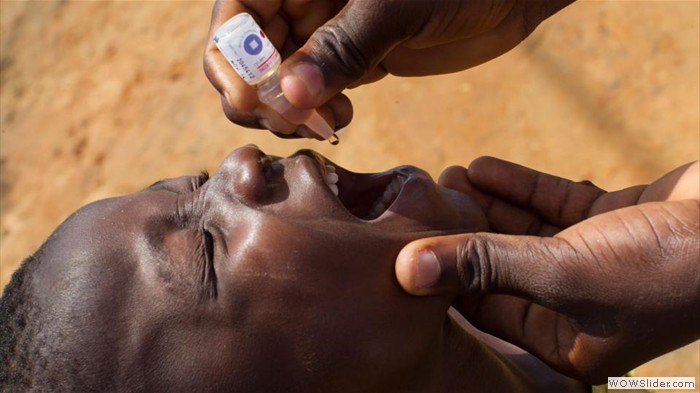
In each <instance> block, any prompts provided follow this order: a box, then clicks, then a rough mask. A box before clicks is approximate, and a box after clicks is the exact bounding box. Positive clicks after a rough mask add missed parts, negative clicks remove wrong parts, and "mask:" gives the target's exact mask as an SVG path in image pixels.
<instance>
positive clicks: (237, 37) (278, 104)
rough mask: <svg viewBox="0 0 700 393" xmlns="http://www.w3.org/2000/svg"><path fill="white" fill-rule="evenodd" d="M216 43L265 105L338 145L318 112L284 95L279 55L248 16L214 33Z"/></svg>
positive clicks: (225, 24)
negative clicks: (295, 105) (300, 106)
mask: <svg viewBox="0 0 700 393" xmlns="http://www.w3.org/2000/svg"><path fill="white" fill-rule="evenodd" d="M214 43H215V44H216V47H217V48H219V51H220V52H221V53H222V54H223V55H224V57H226V59H227V60H228V61H229V63H230V64H231V66H232V67H233V69H234V70H236V72H237V73H238V75H240V77H241V78H243V80H244V81H245V82H246V83H248V84H249V85H251V86H253V87H255V88H256V89H257V91H258V98H259V99H260V102H263V103H265V104H266V105H267V106H269V107H270V108H272V109H274V110H275V111H276V112H277V113H279V114H280V115H282V117H284V118H285V119H287V120H289V121H290V122H292V123H294V124H304V125H306V126H307V127H308V128H309V129H311V131H313V132H314V133H316V134H317V135H319V136H321V137H322V138H323V139H326V140H328V141H329V142H330V143H332V144H334V145H335V144H337V143H338V142H339V140H338V137H337V136H336V135H335V132H334V131H333V128H331V126H330V125H328V123H326V121H325V120H324V119H323V117H321V115H319V114H318V112H317V111H316V110H315V109H299V108H295V107H294V106H292V104H290V103H289V101H288V100H287V97H285V96H284V93H283V92H282V86H281V85H280V80H279V70H280V63H281V62H282V60H281V57H280V54H279V52H277V49H275V46H274V45H272V42H270V40H269V39H268V38H267V37H266V36H265V33H264V32H263V31H262V29H261V28H260V26H258V24H257V23H256V22H255V19H253V17H252V16H250V14H248V13H245V12H244V13H240V14H238V15H236V16H234V17H233V18H231V19H229V20H228V21H226V23H224V24H223V25H222V26H221V27H219V29H218V30H216V33H214Z"/></svg>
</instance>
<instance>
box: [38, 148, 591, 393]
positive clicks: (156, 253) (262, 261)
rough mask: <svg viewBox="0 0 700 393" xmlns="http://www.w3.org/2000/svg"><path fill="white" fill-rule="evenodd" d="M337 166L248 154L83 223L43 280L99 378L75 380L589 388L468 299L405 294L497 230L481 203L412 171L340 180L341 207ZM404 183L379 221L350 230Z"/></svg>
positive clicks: (184, 387) (44, 302)
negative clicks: (407, 271) (413, 260)
mask: <svg viewBox="0 0 700 393" xmlns="http://www.w3.org/2000/svg"><path fill="white" fill-rule="evenodd" d="M324 164H330V162H328V161H327V160H325V159H323V158H321V157H320V156H318V155H316V154H313V153H311V152H302V153H299V154H296V155H294V156H292V157H290V158H287V159H279V158H276V157H270V156H266V155H265V154H264V153H262V152H261V151H260V150H259V149H257V148H256V147H254V146H246V147H242V148H239V149H237V150H235V151H234V152H233V153H231V154H230V155H229V157H228V158H227V159H226V160H225V161H224V162H223V164H222V165H221V166H220V168H219V170H218V171H217V172H216V174H215V175H214V176H213V177H212V178H211V179H209V180H208V181H206V182H203V179H198V178H196V177H182V178H176V179H171V180H167V181H163V182H158V183H157V184H155V185H154V186H151V187H150V188H149V189H147V190H145V191H142V192H139V193H136V194H132V195H127V196H124V197H119V198H112V199H107V200H103V201H99V202H95V203H92V204H90V205H88V206H86V207H84V208H82V209H80V210H78V211H77V212H76V213H75V214H74V215H73V216H71V217H70V218H69V219H68V220H67V221H66V222H65V223H63V224H62V225H61V226H60V227H59V228H58V229H57V230H56V232H55V233H54V234H53V235H52V236H51V237H50V239H49V240H48V241H47V243H46V244H45V246H44V247H42V249H41V250H40V253H41V254H42V255H43V256H44V261H45V262H44V263H42V265H40V267H39V269H38V271H37V273H36V276H35V278H34V288H36V290H37V291H38V299H39V303H40V306H41V307H42V308H43V309H45V310H50V311H49V313H50V314H51V320H56V321H61V322H62V323H64V325H63V326H64V328H63V329H62V330H58V331H57V330H55V329H53V330H51V329H49V330H46V333H45V334H46V335H47V337H49V338H48V340H49V341H53V339H58V338H59V337H60V338H61V339H62V340H64V343H65V345H64V348H62V353H64V354H65V355H66V357H67V358H69V359H73V360H75V361H77V362H78V363H79V364H82V365H81V367H80V368H79V369H78V370H72V371H70V372H71V373H72V375H74V376H73V377H72V378H80V379H81V380H84V381H85V386H86V387H92V388H96V389H98V390H99V389H118V390H144V391H159V390H170V391H234V390H236V389H238V390H237V391H239V390H240V391H351V392H356V391H484V390H487V389H496V390H501V391H502V390H504V389H505V390H513V389H518V391H528V390H530V391H543V390H552V391H562V389H564V390H569V391H570V390H575V389H577V388H581V386H580V385H578V384H577V383H575V382H573V381H571V380H568V379H566V378H563V377H562V376H561V375H559V374H557V373H555V372H553V371H552V370H551V369H549V368H548V367H546V366H544V365H543V364H542V363H541V362H539V361H538V360H536V359H535V358H533V357H532V356H530V355H528V354H526V353H524V352H522V351H521V350H518V349H515V348H513V347H510V346H509V345H508V344H506V343H503V342H500V341H498V340H494V339H493V338H488V337H483V334H481V333H480V332H478V331H475V330H474V329H473V328H470V327H469V326H466V325H465V322H464V321H460V317H459V315H457V314H452V316H451V317H446V311H447V310H448V307H449V306H450V304H451V303H452V302H453V300H454V296H451V295H447V296H433V297H426V298H417V297H413V296H411V295H409V294H407V293H405V292H404V291H403V290H402V289H401V287H400V286H399V285H398V283H397V282H396V281H395V278H394V272H393V271H394V260H395V257H396V255H397V254H398V252H399V250H400V249H401V247H402V246H404V245H405V244H406V243H408V242H410V241H412V240H415V239H419V238H422V237H425V236H434V235H439V234H449V233H456V232H462V231H478V230H484V229H486V226H487V224H486V219H485V217H484V215H483V213H482V211H481V209H480V208H479V207H478V206H477V205H476V204H475V203H474V202H473V201H472V200H471V199H470V198H469V197H468V196H467V195H465V194H463V193H459V192H456V191H454V190H449V189H446V188H443V187H440V186H437V185H436V184H435V183H434V182H433V181H432V180H431V179H430V177H429V176H428V175H427V174H426V173H425V172H423V171H421V170H418V169H416V168H413V167H400V168H396V169H394V170H392V171H389V172H385V173H382V174H366V175H361V174H354V173H352V172H349V171H346V170H344V169H342V168H339V167H336V168H337V169H336V171H337V174H338V177H339V181H338V186H339V188H340V193H339V195H340V199H339V198H338V197H336V196H335V195H333V193H332V192H331V190H330V188H329V187H328V186H327V185H326V183H325V182H324V180H323V178H324V172H325V171H326V169H324V168H325V166H324ZM396 178H399V179H401V182H400V183H401V190H400V193H399V194H398V197H397V198H396V200H395V201H394V202H393V203H392V204H391V205H390V206H389V207H388V209H387V210H386V211H384V212H383V213H382V214H381V215H380V216H379V217H377V218H374V219H372V220H363V219H360V218H358V216H356V215H355V214H352V213H350V212H351V211H352V212H355V213H356V214H358V215H360V216H362V215H363V214H364V212H365V211H366V210H367V209H368V207H367V202H366V201H363V199H362V196H365V197H366V196H367V195H369V196H372V198H371V199H374V198H375V197H376V196H378V195H382V194H381V193H382V190H384V188H385V187H387V185H388V184H389V183H390V182H391V181H392V180H394V179H396ZM201 183H203V184H201ZM200 184H201V185H200ZM309 201H313V203H309ZM52 335H55V336H52ZM47 367H49V373H52V375H60V374H61V373H63V374H65V373H66V368H65V367H66V364H64V363H61V362H49V364H48V365H47Z"/></svg>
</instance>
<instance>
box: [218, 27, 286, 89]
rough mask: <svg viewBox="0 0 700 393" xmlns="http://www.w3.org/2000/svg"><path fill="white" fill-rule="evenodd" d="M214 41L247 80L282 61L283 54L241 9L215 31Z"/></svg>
mask: <svg viewBox="0 0 700 393" xmlns="http://www.w3.org/2000/svg"><path fill="white" fill-rule="evenodd" d="M214 42H215V43H216V46H217V47H218V48H219V51H221V53H223V55H224V57H226V59H227V60H228V61H229V63H231V65H232V66H233V69H234V70H236V72H237V73H238V75H240V76H241V78H243V80H244V81H246V82H247V83H248V84H251V85H255V84H257V83H259V82H261V79H262V77H263V76H265V75H266V74H268V73H269V71H271V70H274V69H275V68H277V66H279V64H280V60H281V59H280V54H279V52H277V49H275V46H274V45H272V42H270V40H269V39H268V38H267V36H265V33H264V32H263V31H262V29H261V28H260V26H258V24H257V23H255V19H253V17H252V16H250V14H247V13H241V14H238V15H236V16H234V17H233V18H231V19H229V20H228V21H227V22H226V23H224V24H223V25H222V26H221V27H219V29H218V30H217V31H216V33H215V34H214Z"/></svg>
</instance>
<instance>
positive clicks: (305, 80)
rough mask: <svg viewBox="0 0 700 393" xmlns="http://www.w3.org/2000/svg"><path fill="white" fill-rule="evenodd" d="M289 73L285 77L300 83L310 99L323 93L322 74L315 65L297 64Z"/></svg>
mask: <svg viewBox="0 0 700 393" xmlns="http://www.w3.org/2000/svg"><path fill="white" fill-rule="evenodd" d="M289 71H290V73H289V74H287V75H286V76H285V79H287V78H289V77H293V78H296V79H297V80H299V82H301V83H302V84H303V85H304V87H306V91H307V92H308V93H309V95H310V96H311V97H314V98H315V97H317V96H319V95H320V94H321V92H322V91H323V85H324V83H323V74H322V73H321V70H320V69H319V68H318V67H317V66H316V65H315V64H311V63H306V62H299V63H297V64H294V65H293V66H292V67H291V68H290V70H289Z"/></svg>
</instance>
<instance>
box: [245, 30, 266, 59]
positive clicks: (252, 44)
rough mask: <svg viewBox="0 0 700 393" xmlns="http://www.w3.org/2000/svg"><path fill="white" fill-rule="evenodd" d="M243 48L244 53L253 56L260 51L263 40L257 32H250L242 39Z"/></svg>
mask: <svg viewBox="0 0 700 393" xmlns="http://www.w3.org/2000/svg"><path fill="white" fill-rule="evenodd" d="M263 37H264V36H263ZM243 49H245V51H246V53H248V54H249V55H251V56H255V55H257V54H259V53H260V52H262V50H263V42H262V40H261V39H260V37H258V35H257V34H250V35H249V36H248V37H246V38H245V40H243Z"/></svg>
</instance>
